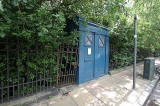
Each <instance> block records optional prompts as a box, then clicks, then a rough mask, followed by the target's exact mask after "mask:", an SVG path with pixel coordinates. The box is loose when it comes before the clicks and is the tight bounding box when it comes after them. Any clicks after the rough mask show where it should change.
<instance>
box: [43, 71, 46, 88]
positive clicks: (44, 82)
mask: <svg viewBox="0 0 160 106" xmlns="http://www.w3.org/2000/svg"><path fill="white" fill-rule="evenodd" d="M45 71H46V70H44V71H43V72H44V73H43V89H45V84H46V81H45V78H46V77H45V74H46V73H45Z"/></svg>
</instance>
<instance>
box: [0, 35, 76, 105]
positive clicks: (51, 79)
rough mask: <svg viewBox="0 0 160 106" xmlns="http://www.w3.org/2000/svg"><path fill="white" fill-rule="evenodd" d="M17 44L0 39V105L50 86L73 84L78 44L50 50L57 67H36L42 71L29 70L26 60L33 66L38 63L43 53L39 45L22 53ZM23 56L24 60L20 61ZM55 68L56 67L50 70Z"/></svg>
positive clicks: (17, 40)
mask: <svg viewBox="0 0 160 106" xmlns="http://www.w3.org/2000/svg"><path fill="white" fill-rule="evenodd" d="M20 42H21V40H19V39H9V38H5V39H0V62H1V63H0V104H1V103H3V102H7V101H10V100H13V99H17V98H19V97H23V96H28V95H32V94H34V93H37V92H40V91H44V90H49V89H50V88H52V87H53V86H55V87H60V86H62V85H68V84H74V83H76V73H77V67H78V45H75V44H74V45H65V44H63V45H61V46H60V47H59V48H58V50H57V51H56V52H55V51H53V53H56V56H57V59H56V61H57V62H56V64H55V63H54V64H52V63H50V64H49V65H48V64H47V66H46V65H45V64H44V67H43V66H39V67H42V70H37V69H36V68H35V69H32V68H33V67H34V66H33V67H32V68H31V67H29V65H28V64H30V63H28V61H29V60H31V59H32V63H33V65H34V63H37V61H34V58H38V55H39V53H40V52H43V51H41V48H40V46H39V45H38V44H37V43H36V45H35V47H33V48H26V49H24V48H23V50H25V53H22V52H24V51H23V50H22V47H23V45H21V44H20ZM23 43H24V41H23ZM22 54H23V55H25V56H22ZM23 57H25V59H23V60H25V61H19V58H23ZM4 63H5V64H4ZM22 64H23V65H22ZM31 65H32V64H31ZM56 66H58V68H57V69H56V71H53V69H54V68H55V67H56Z"/></svg>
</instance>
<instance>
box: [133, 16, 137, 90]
mask: <svg viewBox="0 0 160 106" xmlns="http://www.w3.org/2000/svg"><path fill="white" fill-rule="evenodd" d="M136 56H137V16H136V15H135V17H134V65H133V89H135V88H136Z"/></svg>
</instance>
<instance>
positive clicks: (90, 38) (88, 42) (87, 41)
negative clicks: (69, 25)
mask: <svg viewBox="0 0 160 106" xmlns="http://www.w3.org/2000/svg"><path fill="white" fill-rule="evenodd" d="M92 41H93V37H92V35H86V37H85V42H86V45H91V44H92Z"/></svg>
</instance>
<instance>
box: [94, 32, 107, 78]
mask: <svg viewBox="0 0 160 106" xmlns="http://www.w3.org/2000/svg"><path fill="white" fill-rule="evenodd" d="M105 51H106V45H105V36H104V35H95V62H94V63H95V68H94V77H99V76H102V75H104V74H105V62H106V61H105V60H106V56H105V55H106V52H105Z"/></svg>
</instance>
